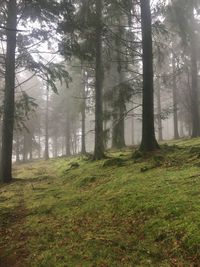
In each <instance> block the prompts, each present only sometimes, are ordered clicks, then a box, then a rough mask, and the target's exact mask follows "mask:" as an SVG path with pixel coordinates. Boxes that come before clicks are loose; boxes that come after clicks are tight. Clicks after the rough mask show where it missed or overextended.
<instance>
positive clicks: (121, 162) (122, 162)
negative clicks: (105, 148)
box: [103, 158, 125, 167]
mask: <svg viewBox="0 0 200 267" xmlns="http://www.w3.org/2000/svg"><path fill="white" fill-rule="evenodd" d="M124 165H125V160H124V159H122V158H111V159H108V160H106V161H105V162H104V164H103V167H112V166H117V167H121V166H124Z"/></svg>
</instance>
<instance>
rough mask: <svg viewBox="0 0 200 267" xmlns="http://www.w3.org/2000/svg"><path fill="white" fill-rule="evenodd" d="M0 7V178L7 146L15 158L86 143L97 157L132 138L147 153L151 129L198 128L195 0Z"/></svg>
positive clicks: (63, 151) (164, 135) (7, 172)
mask: <svg viewBox="0 0 200 267" xmlns="http://www.w3.org/2000/svg"><path fill="white" fill-rule="evenodd" d="M0 8H1V9H0V11H1V31H0V34H1V62H0V63H1V140H2V141H1V143H2V153H1V179H2V180H6V181H10V180H11V178H12V175H11V153H12V160H15V161H17V162H19V161H24V162H25V161H27V160H32V159H35V158H41V157H45V159H48V158H49V157H57V156H62V155H66V156H69V155H71V154H78V153H82V154H85V153H86V152H92V151H94V159H101V158H103V157H104V156H105V155H104V151H105V149H107V148H110V147H112V148H116V149H120V148H123V147H125V146H126V145H139V144H140V142H141V137H142V145H141V149H142V150H147V151H148V150H154V149H155V148H157V147H158V145H157V142H156V140H154V139H155V137H154V136H155V135H156V137H157V140H159V141H162V140H163V139H172V138H176V139H177V138H179V137H185V136H192V137H197V136H199V135H200V119H199V107H198V105H199V100H198V79H199V78H198V68H199V53H198V41H199V17H198V12H199V3H198V1H192V2H191V1H190V2H188V1H183V0H181V1H178V0H177V1H169V2H167V1H152V2H151V3H149V1H141V3H140V2H138V1H130V0H124V1H117V0H116V1H115V0H113V1H96V2H95V1H89V0H88V1H34V2H32V1H1V6H0ZM152 46H153V48H152ZM153 69H154V73H153ZM154 122H155V129H154V125H153V124H154ZM12 143H13V146H12Z"/></svg>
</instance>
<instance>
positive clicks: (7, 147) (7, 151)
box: [0, 0, 17, 183]
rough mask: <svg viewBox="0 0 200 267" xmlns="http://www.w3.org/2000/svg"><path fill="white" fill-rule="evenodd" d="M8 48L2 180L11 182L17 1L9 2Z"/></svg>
mask: <svg viewBox="0 0 200 267" xmlns="http://www.w3.org/2000/svg"><path fill="white" fill-rule="evenodd" d="M7 10H8V12H7V30H6V36H7V49H6V68H5V96H4V112H3V129H2V151H1V166H0V180H1V181H2V182H4V183H9V182H11V180H12V147H13V144H12V142H13V129H14V111H15V50H16V37H17V29H16V27H17V3H16V0H9V1H8V3H7Z"/></svg>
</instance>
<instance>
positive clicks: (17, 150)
mask: <svg viewBox="0 0 200 267" xmlns="http://www.w3.org/2000/svg"><path fill="white" fill-rule="evenodd" d="M19 154H20V152H19V134H18V132H17V133H16V163H19V162H20V157H19Z"/></svg>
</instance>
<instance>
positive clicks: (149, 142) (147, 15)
mask: <svg viewBox="0 0 200 267" xmlns="http://www.w3.org/2000/svg"><path fill="white" fill-rule="evenodd" d="M140 3H141V24H142V48H143V56H142V61H143V107H142V109H143V115H142V119H143V120H142V142H141V145H140V150H142V151H144V152H148V151H153V150H156V149H158V148H159V146H158V143H157V141H156V138H155V129H154V102H153V101H154V98H153V95H154V90H153V51H152V50H153V48H152V29H151V9H150V1H149V0H141V1H140Z"/></svg>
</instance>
